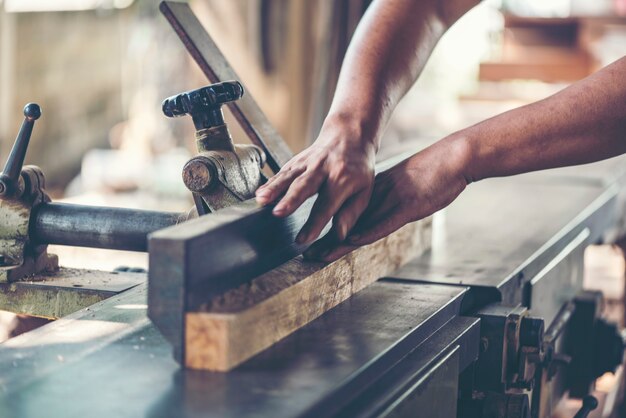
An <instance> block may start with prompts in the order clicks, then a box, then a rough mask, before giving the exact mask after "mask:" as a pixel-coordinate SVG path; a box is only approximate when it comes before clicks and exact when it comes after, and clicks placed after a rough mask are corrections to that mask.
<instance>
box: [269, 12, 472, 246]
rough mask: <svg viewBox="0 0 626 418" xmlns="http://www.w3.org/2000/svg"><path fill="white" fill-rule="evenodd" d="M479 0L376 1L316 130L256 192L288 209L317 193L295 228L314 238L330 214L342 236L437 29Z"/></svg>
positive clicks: (361, 204)
mask: <svg viewBox="0 0 626 418" xmlns="http://www.w3.org/2000/svg"><path fill="white" fill-rule="evenodd" d="M477 2H478V0H376V1H374V2H373V3H372V5H371V6H370V7H369V9H368V10H367V12H366V14H365V16H364V17H363V20H362V21H361V23H360V24H359V26H358V28H357V31H356V33H355V35H354V38H353V40H352V42H351V44H350V47H349V49H348V52H347V54H346V57H345V60H344V63H343V66H342V69H341V74H340V77H339V81H338V86H337V91H336V92H335V96H334V99H333V103H332V105H331V109H330V112H329V114H328V116H327V117H326V119H325V121H324V124H323V127H322V129H321V132H320V134H319V137H318V138H317V140H316V141H315V143H314V144H313V145H312V146H310V147H309V148H307V149H306V150H304V151H303V152H301V153H300V154H298V155H297V156H295V157H294V158H293V159H292V160H291V161H290V162H289V163H287V164H286V165H285V166H284V167H283V168H282V169H281V171H280V172H279V173H278V174H277V175H276V176H274V177H272V178H271V179H270V180H269V181H268V183H267V184H265V185H264V186H263V187H261V188H259V190H258V191H257V201H258V202H259V203H260V204H263V205H267V204H270V203H274V202H276V201H278V203H277V204H276V206H275V207H274V209H273V213H274V214H275V215H276V216H287V215H289V214H291V213H293V211H295V210H296V209H297V208H298V207H299V206H300V205H301V204H302V203H303V202H304V201H305V200H306V199H307V198H309V197H310V196H312V195H314V194H316V193H319V197H318V199H317V201H316V203H315V206H314V207H313V209H312V212H311V216H310V218H309V219H308V221H307V222H306V224H305V226H304V227H303V229H302V231H301V232H300V234H299V235H298V238H297V241H298V242H300V243H304V242H311V241H313V240H315V239H316V238H317V237H318V236H319V234H320V233H321V231H322V229H323V228H324V226H325V225H326V224H327V223H328V221H329V220H330V219H331V217H333V230H332V231H331V232H332V233H331V235H332V236H334V237H335V238H336V239H339V240H340V241H341V240H343V239H345V237H346V236H347V234H348V231H349V230H350V229H351V228H352V227H353V226H354V223H355V222H356V220H357V218H358V217H359V215H361V213H362V212H363V210H364V209H365V207H366V206H367V203H368V201H369V198H370V195H371V193H372V187H373V182H374V159H375V158H374V157H375V154H376V151H377V150H378V146H379V144H380V137H381V135H382V132H383V130H384V128H385V126H386V124H387V121H388V119H389V116H390V114H391V112H392V111H393V109H394V108H395V106H396V104H397V103H398V101H399V100H400V99H401V98H402V96H404V94H405V93H406V91H407V90H408V89H409V88H410V87H411V85H412V84H413V83H414V81H415V80H416V79H417V77H418V75H419V74H420V72H421V70H422V68H423V67H424V65H425V63H426V61H427V60H428V57H429V56H430V53H431V51H432V49H433V48H434V46H435V44H436V43H437V41H438V40H439V38H440V37H441V35H442V34H443V33H444V32H445V31H446V30H447V28H448V27H449V26H450V25H452V24H453V23H454V22H455V21H456V20H457V19H458V18H459V17H460V16H461V15H463V14H464V13H465V12H466V11H467V10H469V9H470V8H471V7H472V6H474V5H475V4H476V3H477Z"/></svg>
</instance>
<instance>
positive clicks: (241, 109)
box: [160, 1, 293, 173]
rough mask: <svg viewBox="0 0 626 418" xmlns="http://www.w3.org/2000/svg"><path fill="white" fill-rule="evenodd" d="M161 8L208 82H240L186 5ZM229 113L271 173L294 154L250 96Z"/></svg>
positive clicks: (171, 3)
mask: <svg viewBox="0 0 626 418" xmlns="http://www.w3.org/2000/svg"><path fill="white" fill-rule="evenodd" d="M160 9H161V12H162V13H163V15H164V16H165V18H166V19H167V20H168V21H169V22H170V24H171V25H172V27H173V28H174V30H175V31H176V34H177V35H178V36H179V37H180V39H181V41H182V42H183V44H184V45H185V47H186V48H187V50H188V51H189V53H190V54H191V56H192V57H193V59H194V60H195V61H196V63H197V64H198V65H199V66H200V69H201V70H202V72H203V73H204V74H205V75H206V76H207V78H208V79H209V81H210V82H212V83H218V82H220V81H224V80H240V77H238V76H237V74H236V73H235V71H234V70H233V69H232V67H231V66H230V64H229V63H228V62H227V61H226V58H224V55H223V54H222V52H221V51H220V50H219V48H218V47H217V45H215V43H214V42H213V40H212V39H211V37H210V36H209V34H208V33H207V32H206V30H205V29H204V28H203V27H202V24H201V23H200V21H199V20H198V18H197V17H196V16H195V15H194V14H193V12H192V11H191V8H190V7H189V5H188V4H186V3H177V2H171V1H164V2H161V4H160ZM231 110H232V113H233V115H234V116H235V118H236V119H237V121H238V122H239V123H240V124H241V127H242V128H243V130H244V131H245V132H246V134H247V135H248V138H249V139H250V141H251V142H252V143H253V144H255V145H257V146H259V147H260V148H261V149H262V150H263V151H264V152H265V154H266V155H267V163H268V165H269V167H270V168H271V169H272V171H273V172H274V173H276V172H278V170H280V167H282V166H283V165H284V164H285V163H286V162H287V161H289V159H290V158H291V157H292V156H293V153H292V152H291V150H290V149H289V147H288V146H287V144H286V143H285V141H284V140H283V139H282V138H281V137H280V135H279V134H278V132H277V131H276V129H275V128H274V127H273V126H272V124H271V123H270V122H269V120H268V119H267V117H266V116H265V115H264V114H263V111H261V109H260V108H259V106H258V105H257V104H256V102H255V101H254V99H253V98H252V96H251V95H249V94H248V95H246V96H245V97H243V98H242V99H241V100H240V101H238V102H235V103H234V104H233V105H232V107H231Z"/></svg>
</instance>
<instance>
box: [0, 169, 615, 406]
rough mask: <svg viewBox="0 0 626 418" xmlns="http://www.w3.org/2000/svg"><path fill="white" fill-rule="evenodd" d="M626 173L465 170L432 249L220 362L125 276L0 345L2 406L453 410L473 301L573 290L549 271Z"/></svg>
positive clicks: (599, 225) (566, 263)
mask: <svg viewBox="0 0 626 418" xmlns="http://www.w3.org/2000/svg"><path fill="white" fill-rule="evenodd" d="M625 179H626V159H625V158H623V157H620V158H616V159H612V160H608V161H605V162H602V163H597V164H595V165H589V166H584V167H576V168H567V169H559V170H551V171H547V172H542V173H535V174H530V175H525V176H518V177H513V178H504V179H493V180H485V181H482V182H480V183H477V184H473V185H471V186H470V187H469V188H468V189H467V190H466V191H465V192H464V193H463V194H462V195H461V197H460V198H459V199H458V200H457V201H455V202H454V203H453V204H452V205H451V206H450V207H449V208H448V209H446V210H445V211H444V212H443V213H442V214H441V215H439V216H440V217H439V218H438V219H437V220H436V221H435V229H434V237H433V248H432V250H430V251H428V252H426V253H425V254H423V255H421V256H419V257H417V258H416V259H415V260H414V261H412V262H410V263H409V264H408V265H406V266H405V267H403V268H401V269H400V270H398V271H397V272H396V273H395V274H392V275H390V277H389V278H385V279H382V280H379V281H378V282H377V283H375V284H373V285H371V286H369V287H368V288H366V289H365V290H363V291H361V292H360V293H358V294H356V295H355V296H353V297H352V298H350V299H348V300H347V301H345V302H343V303H341V304H340V305H338V306H337V307H335V308H334V309H332V310H330V311H329V312H327V313H326V314H324V315H322V316H321V317H319V318H318V319H316V320H314V321H313V322H311V323H309V324H308V325H306V326H304V327H303V328H301V329H300V330H298V331H296V332H295V333H293V334H292V335H290V336H289V337H287V338H285V339H284V340H283V341H281V342H279V343H278V344H276V345H274V346H273V347H271V348H269V349H267V350H265V351H264V352H262V353H261V354H259V355H257V356H255V357H253V358H252V359H251V360H249V361H247V362H245V363H244V364H242V365H241V366H239V367H237V368H236V369H235V370H234V371H231V372H229V373H212V372H205V371H192V370H185V369H182V368H180V366H179V365H178V364H177V363H176V362H175V361H174V359H173V358H172V353H171V347H170V345H169V344H168V343H167V342H166V341H165V339H164V338H163V337H162V336H161V334H160V333H159V332H158V331H157V329H156V328H155V327H154V326H153V325H152V324H151V322H150V321H149V319H148V318H147V316H146V308H147V301H146V284H145V283H140V284H137V285H134V287H131V288H130V289H128V290H125V291H122V292H120V293H117V294H116V295H114V296H111V297H109V298H108V299H105V300H103V301H101V302H99V303H96V304H95V305H92V306H90V307H87V308H84V309H82V310H80V311H78V312H75V313H74V314H71V315H69V316H67V317H64V318H62V319H59V320H57V321H55V322H53V323H51V324H48V325H45V326H43V327H41V328H39V329H37V330H34V331H31V332H29V333H27V334H24V335H21V336H19V337H16V338H14V339H12V340H10V341H8V342H6V343H4V344H2V345H0V369H1V370H2V371H3V372H2V374H1V375H0V416H3V417H4V416H6V417H38V416H42V414H43V415H45V416H64V417H83V416H89V417H109V416H116V417H137V416H149V417H173V416H184V417H196V416H198V417H199V416H203V417H206V416H216V417H225V416H232V417H240V416H272V417H283V416H284V417H292V416H311V417H313V416H331V415H337V414H342V415H349V416H378V415H385V414H388V413H392V412H393V413H400V414H401V413H402V408H405V407H408V406H410V407H411V408H420V409H419V410H424V411H429V415H428V416H429V417H449V416H452V415H451V414H454V413H455V412H454V411H456V405H455V401H454V393H455V391H456V389H458V388H457V386H456V383H455V382H456V381H457V379H456V376H457V375H458V374H460V373H461V372H462V371H463V370H464V369H465V368H466V367H467V366H468V365H469V364H470V362H471V361H473V360H474V359H476V356H477V353H478V350H479V346H480V338H479V337H480V335H479V322H480V321H479V320H478V319H477V318H476V317H475V316H474V312H476V311H477V310H478V309H480V307H481V306H484V305H486V304H489V303H492V302H495V301H499V302H506V303H507V304H516V303H521V304H523V305H525V306H529V307H530V308H531V312H532V311H533V310H537V311H541V313H542V314H543V315H546V316H548V318H546V324H547V323H549V319H550V318H549V317H550V316H552V317H553V316H554V315H555V314H556V309H557V307H558V305H559V304H561V302H562V299H563V298H565V297H566V296H569V295H566V289H565V288H563V287H561V288H559V289H558V291H556V289H555V287H554V286H555V285H554V283H557V285H558V286H563V284H562V283H561V282H560V281H558V280H557V281H556V282H555V281H553V280H543V278H545V277H548V276H549V275H550V274H555V272H559V271H562V270H563V269H564V270H565V271H568V272H570V271H576V269H580V266H581V265H582V260H580V256H581V254H582V250H583V249H584V247H585V246H586V245H588V244H590V243H594V242H600V241H602V240H603V239H604V238H603V237H605V236H606V234H607V231H610V230H611V228H615V227H616V226H619V225H620V220H623V217H622V215H621V206H622V205H620V193H619V192H620V190H623V189H624V187H623V186H624V183H625ZM612 235H613V236H616V235H619V232H618V233H616V232H615V231H613V234H612ZM576 260H577V261H576ZM136 274H138V273H136ZM137 277H139V276H137ZM568 277H570V276H568ZM138 281H140V280H138ZM543 283H550V285H549V286H548V287H541V286H542V284H543ZM539 298H543V299H539ZM421 391H427V392H428V393H429V397H428V400H427V403H426V404H424V402H425V400H424V397H423V396H414V395H415V394H418V393H421ZM432 411H435V412H432Z"/></svg>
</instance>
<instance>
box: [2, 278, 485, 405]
mask: <svg viewBox="0 0 626 418" xmlns="http://www.w3.org/2000/svg"><path fill="white" fill-rule="evenodd" d="M465 292H466V289H464V288H459V287H451V286H436V285H418V284H406V283H397V282H378V283H375V284H374V285H372V286H370V287H368V288H367V289H365V290H363V291H362V292H360V293H359V294H357V295H356V296H355V297H353V298H351V299H350V300H348V301H346V302H344V303H342V304H341V305H339V306H338V307H336V308H335V309H333V310H331V311H329V312H328V313H326V314H325V315H324V316H323V317H321V318H318V319H317V320H315V321H313V322H312V323H310V324H309V325H307V326H305V327H304V328H302V329H301V330H299V331H297V332H296V333H294V334H293V335H291V336H290V337H288V338H286V339H285V340H283V341H282V342H280V343H278V344H276V345H275V346H273V347H272V348H270V349H268V350H266V351H265V352H264V353H261V354H260V355H258V356H256V357H254V358H253V359H251V360H250V361H248V362H246V363H244V364H243V365H242V366H240V367H239V368H237V369H235V370H234V371H232V372H230V373H228V374H220V373H210V372H201V371H185V370H182V369H180V368H179V367H178V366H177V364H176V363H175V362H174V360H173V358H172V353H171V349H170V347H169V345H168V344H167V342H166V341H165V340H164V339H163V338H162V337H161V335H160V334H159V332H158V331H157V330H156V328H154V327H153V326H152V325H151V323H150V322H149V320H148V319H147V317H146V313H145V303H146V291H145V285H140V286H138V287H137V288H135V289H132V290H130V291H128V292H125V293H124V294H122V295H118V296H114V297H112V298H110V299H108V300H106V301H103V302H101V303H99V304H97V305H94V306H93V307H91V308H88V309H85V310H82V311H79V312H77V313H76V314H74V315H71V316H69V317H66V318H63V319H60V320H58V321H56V322H55V323H52V324H49V325H46V326H44V327H42V328H39V329H37V330H35V331H32V332H30V333H27V334H24V335H22V336H20V337H17V338H14V339H12V340H10V341H8V342H7V343H5V344H2V345H0V369H1V370H2V374H1V375H0V416H2V417H39V416H42V414H45V416H63V417H84V416H88V417H110V416H115V417H126V416H127V417H138V416H149V417H171V416H187V417H194V416H203V417H206V416H220V417H224V416H233V417H240V416H272V417H277V416H296V415H302V414H305V415H307V414H308V416H315V415H316V414H317V413H318V412H319V411H320V410H321V409H320V408H322V409H324V410H325V408H327V407H328V406H329V405H333V407H339V406H341V404H342V403H343V402H347V401H348V400H349V399H350V397H351V396H354V395H355V394H357V393H359V392H360V391H363V390H365V389H366V387H367V386H368V385H369V384H371V382H372V381H373V380H375V379H376V378H377V377H378V375H383V374H384V373H385V372H386V371H387V370H388V369H390V368H391V367H392V366H393V365H395V364H396V363H398V361H399V360H400V359H401V358H403V357H404V356H406V355H407V354H408V353H409V352H410V351H412V350H413V349H414V348H415V347H416V346H418V345H419V344H420V342H422V341H423V340H425V339H426V338H427V337H428V336H430V335H431V334H432V333H433V332H434V331H435V330H437V329H440V328H441V327H442V326H443V325H444V324H446V323H448V322H449V321H450V320H451V319H453V318H454V317H455V315H457V314H458V312H459V309H460V304H461V299H462V296H463V294H464V293H465ZM457 320H464V321H465V322H463V321H462V323H461V324H457V325H458V326H457V328H455V331H453V333H454V334H458V335H461V334H463V330H464V329H466V328H467V327H469V326H470V325H472V324H473V325H477V321H476V320H474V319H469V318H457ZM474 328H475V329H476V331H477V329H478V327H477V326H475V327H474ZM477 339H478V334H477V332H476V341H477ZM475 345H476V346H477V345H478V343H477V342H476V344H475ZM466 356H467V355H466ZM461 358H462V362H465V363H466V364H467V363H469V361H470V359H467V358H463V355H462V356H461ZM329 400H332V401H329ZM318 416H319V415H318Z"/></svg>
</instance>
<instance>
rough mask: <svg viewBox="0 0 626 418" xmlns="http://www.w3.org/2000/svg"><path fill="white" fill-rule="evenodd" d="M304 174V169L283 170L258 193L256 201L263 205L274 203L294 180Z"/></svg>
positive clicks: (258, 190) (259, 189) (260, 188)
mask: <svg viewBox="0 0 626 418" xmlns="http://www.w3.org/2000/svg"><path fill="white" fill-rule="evenodd" d="M303 172H304V168H297V169H296V168H294V169H286V170H285V169H283V170H281V171H279V172H278V173H277V174H276V175H275V176H274V177H271V178H270V179H269V180H268V181H267V183H265V184H264V185H262V186H261V187H259V188H258V189H257V191H256V200H257V202H259V204H261V205H267V204H270V203H272V202H274V201H275V200H276V199H278V198H279V197H280V196H282V195H283V194H284V193H285V191H286V190H287V188H288V187H289V186H290V185H291V183H292V182H293V180H294V179H295V178H296V177H298V176H299V175H300V174H302V173H303Z"/></svg>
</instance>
